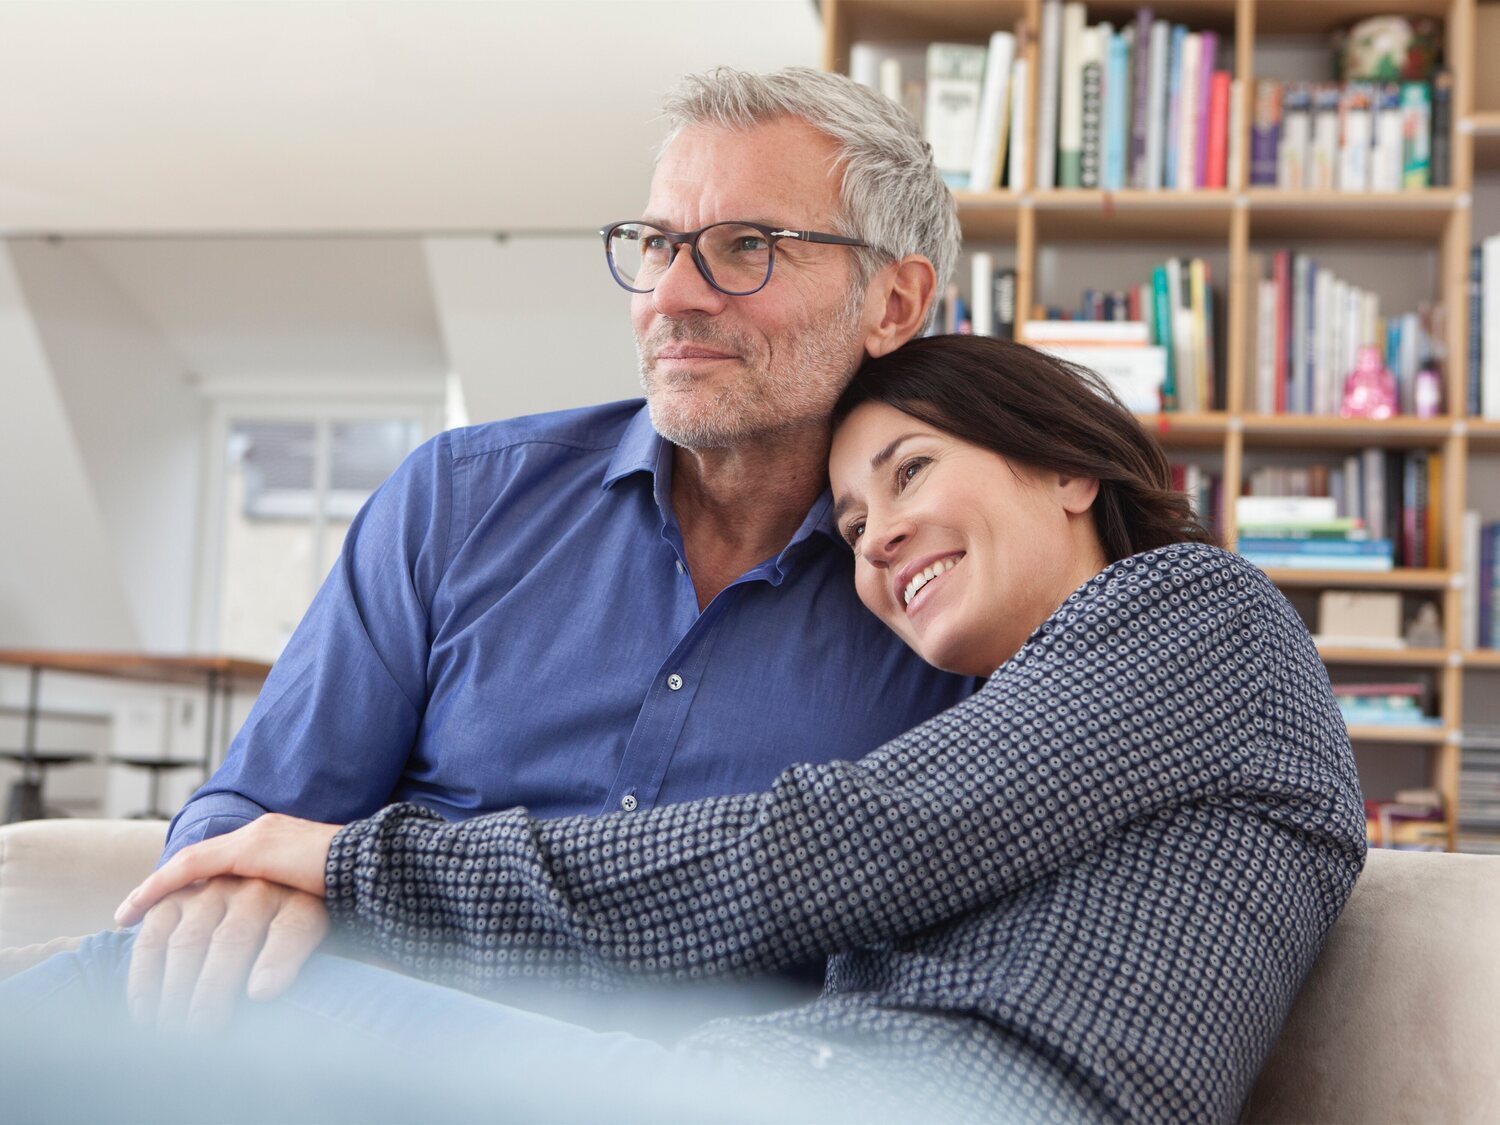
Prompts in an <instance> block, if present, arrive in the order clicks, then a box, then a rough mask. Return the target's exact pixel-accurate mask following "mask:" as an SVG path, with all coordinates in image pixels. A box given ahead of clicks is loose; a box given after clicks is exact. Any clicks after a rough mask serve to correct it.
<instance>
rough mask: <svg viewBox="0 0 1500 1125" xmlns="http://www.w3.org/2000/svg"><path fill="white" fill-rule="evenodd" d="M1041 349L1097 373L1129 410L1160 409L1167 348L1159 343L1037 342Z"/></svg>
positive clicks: (1165, 372) (1151, 410)
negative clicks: (1083, 344) (1075, 344)
mask: <svg viewBox="0 0 1500 1125" xmlns="http://www.w3.org/2000/svg"><path fill="white" fill-rule="evenodd" d="M1036 347H1037V350H1038V351H1043V352H1046V353H1047V354H1048V355H1053V356H1056V357H1057V358H1058V359H1060V360H1063V361H1064V362H1066V363H1072V364H1076V365H1077V366H1079V367H1086V368H1088V369H1089V370H1090V371H1093V372H1095V373H1097V374H1098V375H1099V376H1100V377H1101V378H1102V379H1103V380H1104V381H1105V382H1106V383H1108V384H1109V388H1110V390H1112V391H1114V392H1115V394H1116V395H1118V396H1119V398H1120V401H1121V402H1122V403H1124V404H1125V408H1126V409H1127V410H1132V411H1134V412H1135V413H1137V414H1156V413H1159V412H1160V411H1161V388H1162V384H1163V383H1165V382H1166V378H1167V350H1166V349H1165V348H1163V347H1160V346H1158V345H1156V344H1151V345H1148V346H1146V347H1143V348H1140V347H1126V348H1115V347H1070V346H1069V345H1067V344H1038V345H1036Z"/></svg>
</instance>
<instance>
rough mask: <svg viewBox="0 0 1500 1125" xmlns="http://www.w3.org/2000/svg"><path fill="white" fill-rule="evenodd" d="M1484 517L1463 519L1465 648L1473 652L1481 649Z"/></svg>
mask: <svg viewBox="0 0 1500 1125" xmlns="http://www.w3.org/2000/svg"><path fill="white" fill-rule="evenodd" d="M1482 524H1483V517H1482V516H1481V515H1480V514H1479V513H1478V512H1475V511H1467V512H1465V513H1464V518H1463V525H1462V526H1463V552H1464V555H1463V558H1464V588H1463V610H1462V612H1463V619H1462V620H1463V642H1462V643H1463V646H1464V648H1465V649H1466V650H1469V651H1473V650H1474V649H1476V648H1478V647H1479V536H1480V528H1481V526H1482Z"/></svg>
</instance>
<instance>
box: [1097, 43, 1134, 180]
mask: <svg viewBox="0 0 1500 1125" xmlns="http://www.w3.org/2000/svg"><path fill="white" fill-rule="evenodd" d="M1106 57H1107V61H1108V65H1107V67H1106V68H1105V75H1104V130H1103V136H1102V137H1101V140H1100V147H1101V149H1102V156H1101V159H1100V169H1099V181H1100V182H1099V186H1100V187H1102V188H1104V189H1105V190H1106V191H1119V190H1120V189H1121V188H1123V187H1124V186H1125V160H1126V156H1127V150H1128V148H1129V144H1128V143H1127V142H1128V139H1129V129H1130V126H1129V121H1130V114H1129V90H1130V43H1129V41H1128V40H1127V39H1126V37H1125V36H1124V35H1117V34H1113V33H1111V34H1110V35H1109V38H1108V45H1107V56H1106Z"/></svg>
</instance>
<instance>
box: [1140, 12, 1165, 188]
mask: <svg viewBox="0 0 1500 1125" xmlns="http://www.w3.org/2000/svg"><path fill="white" fill-rule="evenodd" d="M1171 36H1172V26H1171V24H1169V23H1167V22H1166V21H1165V20H1156V21H1154V22H1153V23H1152V24H1151V46H1150V49H1149V50H1148V51H1147V52H1146V58H1147V62H1148V63H1149V65H1150V73H1149V74H1148V75H1147V76H1146V147H1145V155H1144V161H1145V165H1144V172H1145V175H1144V177H1143V179H1142V182H1141V185H1140V186H1141V187H1143V188H1150V189H1153V190H1154V189H1159V188H1161V187H1163V186H1165V182H1164V180H1163V173H1164V170H1165V160H1166V147H1167V137H1166V124H1167V122H1166V117H1167V64H1168V62H1169V61H1170V51H1171Z"/></svg>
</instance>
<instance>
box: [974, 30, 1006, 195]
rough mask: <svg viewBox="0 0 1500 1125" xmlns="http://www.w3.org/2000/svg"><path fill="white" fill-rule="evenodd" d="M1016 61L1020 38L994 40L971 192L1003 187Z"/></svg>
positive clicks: (999, 36)
mask: <svg viewBox="0 0 1500 1125" xmlns="http://www.w3.org/2000/svg"><path fill="white" fill-rule="evenodd" d="M1015 57H1016V37H1015V36H1014V35H1012V34H1011V33H1010V32H1008V31H997V32H995V33H994V34H993V35H991V36H990V48H989V53H988V56H987V57H986V58H985V63H984V85H983V87H982V88H981V91H980V96H979V124H978V126H977V131H976V134H975V137H974V164H973V167H972V168H971V169H970V170H969V190H970V191H995V190H997V189H998V188H999V187H1000V168H1001V161H1002V160H1003V159H1004V158H1005V139H1006V134H1007V133H1008V132H1009V131H1010V71H1011V62H1012V61H1014V59H1015Z"/></svg>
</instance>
